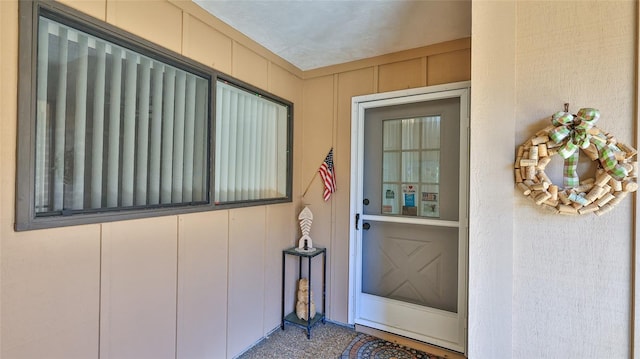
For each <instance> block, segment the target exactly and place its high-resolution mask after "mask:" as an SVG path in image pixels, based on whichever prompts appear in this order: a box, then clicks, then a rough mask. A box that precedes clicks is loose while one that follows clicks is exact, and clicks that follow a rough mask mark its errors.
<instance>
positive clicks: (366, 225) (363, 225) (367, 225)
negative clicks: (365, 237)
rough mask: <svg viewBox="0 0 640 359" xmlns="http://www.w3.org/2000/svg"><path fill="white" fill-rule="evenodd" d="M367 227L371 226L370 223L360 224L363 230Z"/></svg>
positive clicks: (367, 228)
mask: <svg viewBox="0 0 640 359" xmlns="http://www.w3.org/2000/svg"><path fill="white" fill-rule="evenodd" d="M369 228H371V225H370V224H369V223H367V222H365V223H363V224H362V229H364V230H365V231H368V230H369Z"/></svg>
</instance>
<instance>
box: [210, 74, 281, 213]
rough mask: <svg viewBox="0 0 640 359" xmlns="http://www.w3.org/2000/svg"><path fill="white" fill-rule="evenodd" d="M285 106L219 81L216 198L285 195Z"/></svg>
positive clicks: (224, 200)
mask: <svg viewBox="0 0 640 359" xmlns="http://www.w3.org/2000/svg"><path fill="white" fill-rule="evenodd" d="M288 131H289V128H288V108H287V107H286V106H284V105H282V104H280V103H277V102H274V101H272V100H271V99H268V98H265V97H263V96H260V95H257V94H255V93H253V92H250V91H247V90H245V89H243V88H240V87H237V86H235V85H233V84H230V83H226V82H223V81H218V83H217V91H216V127H215V132H216V135H215V139H216V146H215V179H214V183H215V189H214V200H215V202H216V203H229V202H239V201H253V200H265V199H275V198H285V197H286V196H287V162H288V161H287V158H288V147H287V146H288Z"/></svg>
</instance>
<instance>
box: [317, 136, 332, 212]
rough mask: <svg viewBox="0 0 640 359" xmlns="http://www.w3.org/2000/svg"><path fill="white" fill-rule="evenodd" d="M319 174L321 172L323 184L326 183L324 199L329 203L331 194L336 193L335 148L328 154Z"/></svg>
mask: <svg viewBox="0 0 640 359" xmlns="http://www.w3.org/2000/svg"><path fill="white" fill-rule="evenodd" d="M318 172H320V177H322V182H324V193H323V195H322V198H324V200H325V201H328V200H329V197H331V194H332V193H333V192H335V191H336V174H335V171H334V169H333V148H331V150H329V154H327V157H326V158H325V159H324V162H322V164H321V165H320V168H319V169H318Z"/></svg>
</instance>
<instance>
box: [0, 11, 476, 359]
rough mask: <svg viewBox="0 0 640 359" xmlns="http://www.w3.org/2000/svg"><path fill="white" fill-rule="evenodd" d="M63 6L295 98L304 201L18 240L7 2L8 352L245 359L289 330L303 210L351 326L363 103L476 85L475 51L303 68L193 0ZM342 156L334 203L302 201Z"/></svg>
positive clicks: (3, 127) (4, 192) (297, 188)
mask: <svg viewBox="0 0 640 359" xmlns="http://www.w3.org/2000/svg"><path fill="white" fill-rule="evenodd" d="M64 2H65V3H67V4H69V5H71V6H72V7H75V8H77V9H78V10H80V11H82V12H85V13H87V14H89V15H91V16H94V17H96V18H99V19H101V20H105V21H107V22H109V23H111V24H113V25H115V26H117V27H119V28H122V29H124V30H127V31H130V32H132V33H134V34H136V35H138V36H142V37H144V38H146V39H148V40H150V41H153V42H154V43H157V44H159V45H161V46H164V47H167V48H169V49H171V50H173V51H176V52H179V53H182V54H183V55H185V56H188V57H190V58H192V59H194V60H196V61H199V62H202V63H203V64H205V65H208V66H211V67H214V68H216V69H218V70H221V71H223V72H226V73H228V74H231V75H233V76H235V77H237V78H239V79H241V80H243V81H246V82H248V83H250V84H252V85H254V86H257V87H260V88H262V89H264V90H267V91H269V92H272V93H274V94H276V95H278V96H280V97H283V98H286V99H288V100H290V101H292V102H293V103H294V109H295V113H294V118H295V124H294V201H293V203H290V204H280V205H273V206H259V207H250V208H244V209H235V210H228V211H213V212H204V213H196V214H188V215H179V216H166V217H156V218H150V219H141V220H134V221H122V222H112V223H105V224H92V225H85V226H77V227H72V228H57V229H49V230H38V231H28V232H20V233H16V232H14V231H13V223H14V218H15V215H14V203H15V198H14V197H15V192H14V188H15V166H16V165H15V158H16V153H15V148H16V118H17V117H16V111H17V110H16V103H17V97H16V96H17V94H16V89H17V49H18V32H17V30H18V4H17V1H0V40H1V43H0V91H1V92H0V93H1V94H2V95H1V96H0V275H1V278H0V279H1V280H0V315H1V323H0V324H1V327H0V328H1V329H0V331H1V332H0V357H2V358H45V357H46V358H95V357H98V356H100V357H101V358H125V357H130V358H143V357H148V358H164V357H174V356H175V355H176V354H177V357H178V358H201V357H212V358H222V357H233V356H236V355H237V354H239V353H241V352H242V351H244V350H245V349H246V348H248V347H249V346H250V345H252V344H253V343H255V342H256V341H258V340H259V339H260V338H262V337H263V336H264V335H266V334H267V333H269V332H270V331H271V330H273V329H274V328H276V327H277V326H278V325H279V323H280V300H281V294H280V285H281V261H282V259H281V258H282V256H281V250H282V249H284V248H287V247H290V246H292V245H294V243H295V241H296V237H297V236H298V229H297V223H296V220H295V218H296V217H297V213H298V212H299V210H300V209H301V207H302V204H309V205H310V206H311V208H312V210H313V211H314V218H315V221H314V227H313V229H312V236H313V238H314V241H315V243H316V244H317V245H320V246H326V247H327V248H328V252H329V256H328V277H329V278H328V300H327V303H328V308H327V314H328V317H329V319H330V320H334V321H337V322H342V323H346V322H347V303H348V297H347V290H348V275H347V273H348V259H349V253H348V223H349V213H348V208H349V203H348V201H349V189H348V184H349V180H348V173H349V158H350V155H349V151H350V143H349V142H350V138H349V136H350V135H349V132H350V106H351V96H353V95H360V94H367V93H374V92H382V91H389V90H394V89H401V88H409V87H419V86H425V85H428V84H438V83H444V82H452V81H460V80H468V79H469V78H470V40H469V39H465V40H459V41H453V42H450V43H445V44H439V45H435V46H431V47H427V48H422V49H416V50H411V51H406V52H402V53H398V54H392V55H387V56H382V57H379V58H374V59H367V60H363V61H359V62H355V63H350V64H344V65H339V66H334V67H331V68H325V69H319V70H315V71H313V72H308V73H303V72H301V71H300V70H298V69H296V68H295V67H293V66H292V65H290V64H288V63H286V62H285V61H284V60H282V59H280V58H278V57H276V56H275V55H273V54H271V53H270V52H269V51H267V50H266V49H264V48H262V47H260V46H259V45H257V44H255V43H253V42H252V41H251V40H249V39H247V38H246V37H245V36H244V35H242V34H240V33H238V32H237V31H235V30H234V29H231V28H229V27H228V26H227V25H225V24H224V23H222V22H220V21H219V20H217V19H215V18H213V17H211V16H210V15H208V14H206V13H205V12H204V11H203V10H201V9H200V8H198V7H197V6H196V5H194V4H193V3H191V2H183V1H155V2H154V3H153V6H147V5H148V3H146V2H144V1H127V2H125V1H101V0H96V1H72V0H65V1H64ZM331 146H333V147H334V148H335V154H336V171H337V175H338V192H336V193H335V194H334V195H333V197H332V200H331V201H330V202H327V203H325V202H324V201H322V199H321V192H322V187H321V184H320V181H319V180H318V179H316V180H315V181H314V182H313V183H312V184H311V187H310V189H309V192H308V194H307V195H306V197H305V198H302V196H301V194H302V192H303V191H304V189H305V188H306V187H307V185H308V184H309V182H310V181H311V179H312V177H313V176H314V174H315V172H316V170H317V168H318V166H319V164H320V162H321V161H322V160H323V158H324V156H325V155H326V152H327V151H328V150H329V148H330V147H331ZM290 263H291V264H293V262H290ZM289 267H290V269H291V271H290V273H289V274H290V277H289V278H293V274H294V273H293V269H294V267H295V266H293V265H290V266H289ZM316 268H317V269H319V266H318V267H316ZM320 292H321V291H315V295H316V296H317V297H318V298H316V303H319V302H320V298H319V295H320ZM292 302H293V283H291V286H290V288H289V289H288V291H287V306H288V307H289V308H292Z"/></svg>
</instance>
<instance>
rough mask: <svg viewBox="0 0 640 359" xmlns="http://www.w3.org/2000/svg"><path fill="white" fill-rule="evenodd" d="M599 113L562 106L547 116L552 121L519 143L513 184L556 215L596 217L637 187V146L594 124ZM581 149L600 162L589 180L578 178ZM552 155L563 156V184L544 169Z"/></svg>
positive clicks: (566, 105)
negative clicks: (576, 111) (557, 181)
mask: <svg viewBox="0 0 640 359" xmlns="http://www.w3.org/2000/svg"><path fill="white" fill-rule="evenodd" d="M599 117H600V113H599V112H598V110H595V109H592V108H583V109H580V111H578V113H577V114H575V115H572V114H570V113H569V112H568V104H565V110H564V111H563V112H557V113H555V114H554V115H553V116H552V117H551V122H552V125H550V126H548V127H546V128H544V129H542V130H540V131H538V132H537V133H536V134H535V135H534V136H532V137H531V138H530V139H528V140H527V141H526V142H525V143H523V144H522V145H520V146H519V147H518V153H517V156H516V161H515V166H514V167H515V182H516V187H517V188H518V189H519V190H520V191H521V192H522V194H523V195H525V196H527V197H528V198H529V199H531V200H533V201H534V202H535V203H536V204H537V205H539V206H542V207H543V208H544V209H547V210H549V211H550V212H552V213H555V214H565V215H579V214H587V213H595V214H596V215H598V216H600V215H602V214H604V213H607V212H609V211H610V210H611V209H613V207H615V206H616V205H617V204H618V203H620V201H622V199H624V198H625V197H626V196H627V195H628V194H629V193H630V192H635V191H636V190H637V189H638V184H637V182H636V180H637V173H638V162H637V160H636V159H635V157H636V154H637V151H636V149H635V148H633V147H631V146H628V145H626V144H624V143H621V142H618V141H617V139H616V138H615V137H614V136H613V135H611V134H609V133H605V132H603V131H602V130H601V129H599V128H598V127H596V126H595V122H597V121H598V119H599ZM580 150H582V152H583V153H584V154H586V156H587V157H589V159H591V161H596V163H597V165H598V168H597V170H596V173H595V176H594V177H593V178H588V179H585V180H580V179H579V177H578V174H577V171H576V168H577V165H578V156H579V153H580ZM556 154H558V155H560V156H562V158H564V168H563V175H564V178H563V182H564V183H563V185H564V186H562V187H560V186H558V185H556V184H554V183H553V182H551V180H550V179H549V176H547V174H546V173H545V169H546V166H547V165H548V164H549V162H550V161H551V157H552V156H554V155H556Z"/></svg>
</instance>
